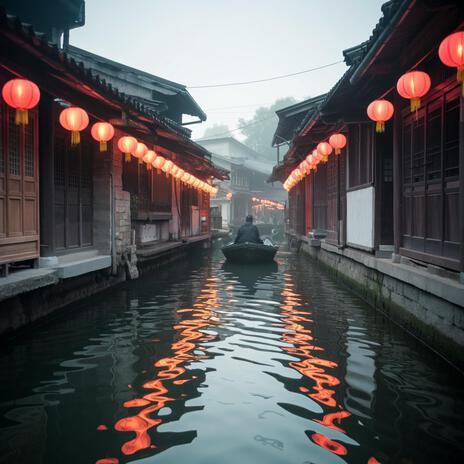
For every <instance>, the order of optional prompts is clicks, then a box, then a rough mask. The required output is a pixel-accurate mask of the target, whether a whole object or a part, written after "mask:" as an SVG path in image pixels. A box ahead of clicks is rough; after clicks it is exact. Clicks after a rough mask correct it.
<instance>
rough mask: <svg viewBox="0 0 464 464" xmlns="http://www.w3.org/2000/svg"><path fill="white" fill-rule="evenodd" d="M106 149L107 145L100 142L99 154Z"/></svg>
mask: <svg viewBox="0 0 464 464" xmlns="http://www.w3.org/2000/svg"><path fill="white" fill-rule="evenodd" d="M107 149H108V145H107V143H106V142H105V141H103V140H100V152H103V151H106V150H107Z"/></svg>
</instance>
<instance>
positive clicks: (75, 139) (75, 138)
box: [71, 131, 81, 147]
mask: <svg viewBox="0 0 464 464" xmlns="http://www.w3.org/2000/svg"><path fill="white" fill-rule="evenodd" d="M80 142H81V133H80V132H79V131H72V132H71V146H73V147H74V146H76V145H79V143H80Z"/></svg>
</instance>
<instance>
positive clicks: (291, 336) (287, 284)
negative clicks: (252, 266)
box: [280, 274, 351, 456]
mask: <svg viewBox="0 0 464 464" xmlns="http://www.w3.org/2000/svg"><path fill="white" fill-rule="evenodd" d="M293 287H294V285H293V283H292V281H291V276H290V275H289V274H285V275H284V289H283V290H282V292H281V296H282V298H283V304H282V305H281V306H280V309H281V314H282V322H283V323H284V328H285V329H286V332H285V333H284V335H283V337H282V338H283V341H284V342H286V343H288V344H290V345H291V346H290V347H284V348H283V350H284V351H286V352H287V353H289V354H291V355H293V356H296V357H298V358H299V361H292V362H290V363H289V366H290V367H292V368H293V369H295V370H296V371H298V372H299V373H300V374H301V375H303V376H304V377H306V378H308V379H310V380H311V381H312V387H310V388H308V387H305V386H301V387H300V388H299V390H300V392H302V393H304V394H306V395H307V396H309V397H310V398H312V399H313V400H315V401H317V402H318V403H321V404H323V405H324V406H326V407H328V408H337V411H335V412H328V413H327V414H325V415H324V416H323V417H322V419H321V420H319V419H315V422H319V423H320V424H322V425H324V426H326V427H328V428H330V429H332V430H336V431H337V432H341V433H345V431H344V430H343V429H342V428H341V427H339V425H340V424H341V421H342V420H343V419H345V418H347V417H349V416H350V415H351V413H349V412H348V411H345V410H344V409H343V407H342V405H339V404H338V403H337V400H336V399H335V398H334V396H335V393H336V391H335V390H334V387H336V386H337V385H339V384H340V380H339V379H338V378H337V377H336V376H335V375H333V374H330V373H328V372H327V369H334V368H336V367H338V364H337V363H336V362H334V361H330V360H328V359H324V358H323V357H322V356H320V355H319V354H317V353H320V352H323V351H324V349H323V348H322V347H320V346H316V345H314V343H313V342H314V337H313V336H312V331H311V330H310V329H309V328H308V323H312V322H314V321H313V320H312V319H310V318H309V317H308V316H310V315H311V313H310V312H309V311H301V310H298V309H296V307H298V306H300V304H301V298H300V296H299V295H298V294H297V293H295V292H294V291H293ZM302 322H306V326H303V325H302V324H301V323H302ZM316 354H317V355H316ZM335 422H337V424H338V425H336V424H335ZM311 438H312V440H313V441H314V443H316V444H317V445H319V446H321V447H322V448H324V449H326V450H328V451H330V452H331V453H334V454H337V455H340V456H341V455H345V454H347V453H348V450H347V449H346V447H345V446H343V445H342V444H341V443H339V442H337V441H335V440H331V439H330V438H328V437H327V436H325V435H323V434H322V433H314V434H312V435H311Z"/></svg>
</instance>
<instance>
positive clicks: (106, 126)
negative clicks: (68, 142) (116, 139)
mask: <svg viewBox="0 0 464 464" xmlns="http://www.w3.org/2000/svg"><path fill="white" fill-rule="evenodd" d="M90 133H91V134H92V137H93V138H94V140H96V141H97V142H100V151H101V152H103V151H106V150H107V149H108V145H107V143H108V142H109V141H110V140H111V139H112V138H113V136H114V127H113V126H112V125H111V124H110V123H109V122H96V123H95V124H94V125H93V126H92V129H91V130H90Z"/></svg>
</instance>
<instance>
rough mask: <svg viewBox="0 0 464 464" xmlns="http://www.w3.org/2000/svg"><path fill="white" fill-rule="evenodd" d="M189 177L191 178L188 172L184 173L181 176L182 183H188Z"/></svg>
mask: <svg viewBox="0 0 464 464" xmlns="http://www.w3.org/2000/svg"><path fill="white" fill-rule="evenodd" d="M190 177H192V176H191V175H190V174H189V173H188V172H184V175H183V176H182V179H181V180H182V182H185V183H188V181H189V179H190Z"/></svg>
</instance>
